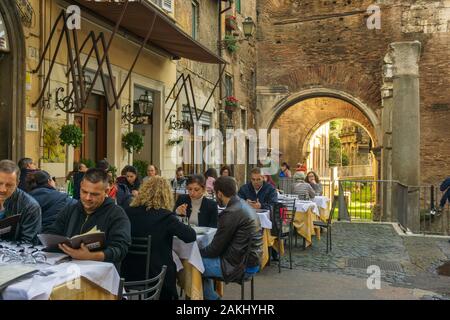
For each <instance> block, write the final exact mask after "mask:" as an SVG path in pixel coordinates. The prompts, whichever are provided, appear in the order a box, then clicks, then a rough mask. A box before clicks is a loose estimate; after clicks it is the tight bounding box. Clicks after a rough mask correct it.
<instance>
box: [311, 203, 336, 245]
mask: <svg viewBox="0 0 450 320" xmlns="http://www.w3.org/2000/svg"><path fill="white" fill-rule="evenodd" d="M335 209H336V198H335V199H334V200H333V205H332V206H331V211H330V215H329V217H328V220H327V222H323V221H314V222H313V224H314V226H315V227H320V228H325V229H327V253H328V246H329V248H330V250H329V251H331V250H332V243H331V221H332V219H333V213H334V210H335Z"/></svg>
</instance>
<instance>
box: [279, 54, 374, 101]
mask: <svg viewBox="0 0 450 320" xmlns="http://www.w3.org/2000/svg"><path fill="white" fill-rule="evenodd" d="M380 70H381V65H380ZM380 74H381V72H380ZM375 77H380V75H376V76H374V75H367V74H364V73H362V72H361V68H360V67H357V66H349V65H348V64H346V63H342V62H341V63H334V64H328V65H327V64H320V65H315V66H308V67H299V68H296V69H295V70H294V71H292V72H290V73H288V74H285V75H283V76H282V77H281V78H280V79H279V81H278V82H279V83H282V84H284V85H286V86H287V87H288V88H289V90H290V91H291V92H300V91H302V90H305V89H308V88H314V87H323V86H325V87H327V88H330V89H333V90H336V91H342V92H351V93H352V95H353V96H355V97H359V98H360V99H361V100H362V101H364V102H365V103H366V104H367V105H368V106H369V107H370V108H371V109H372V110H375V109H376V108H378V106H380V105H381V95H380V91H381V87H380V83H381V79H374V78H375Z"/></svg>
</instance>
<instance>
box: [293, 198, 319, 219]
mask: <svg viewBox="0 0 450 320" xmlns="http://www.w3.org/2000/svg"><path fill="white" fill-rule="evenodd" d="M309 209H311V210H312V212H313V213H314V214H316V215H318V216H319V217H320V211H319V207H318V206H317V204H316V203H315V202H313V201H301V200H298V201H296V202H295V210H296V211H300V212H306V211H308V210H309Z"/></svg>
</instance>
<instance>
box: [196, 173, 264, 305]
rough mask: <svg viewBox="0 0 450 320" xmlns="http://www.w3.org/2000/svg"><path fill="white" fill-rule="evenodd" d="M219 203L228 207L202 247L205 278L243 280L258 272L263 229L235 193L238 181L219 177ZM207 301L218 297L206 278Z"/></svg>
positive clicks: (215, 189) (217, 185)
mask: <svg viewBox="0 0 450 320" xmlns="http://www.w3.org/2000/svg"><path fill="white" fill-rule="evenodd" d="M214 191H215V193H216V196H217V200H218V204H219V205H220V206H222V207H224V206H226V208H225V209H224V210H223V211H222V212H221V213H220V214H219V218H218V223H217V232H216V234H215V236H214V239H213V240H212V242H211V244H209V245H208V246H207V247H206V248H204V249H201V250H200V253H201V255H202V257H203V264H204V266H205V272H204V273H203V275H204V276H205V277H217V278H222V279H224V280H225V282H227V283H228V282H233V281H241V280H242V279H243V278H245V277H246V276H248V275H251V274H254V273H256V272H258V270H259V266H260V264H261V257H262V243H263V242H262V232H261V224H260V222H259V218H258V216H257V215H256V213H255V211H254V210H252V209H251V207H250V206H249V205H248V204H246V203H245V202H244V201H242V200H241V199H239V197H237V196H236V181H235V180H234V179H233V178H232V177H227V176H224V177H220V178H218V179H217V180H216V182H215V184H214ZM250 243H251V247H249V244H250ZM203 292H204V298H205V299H206V300H217V299H219V296H218V295H217V294H216V293H215V292H214V288H213V281H212V280H211V279H204V280H203Z"/></svg>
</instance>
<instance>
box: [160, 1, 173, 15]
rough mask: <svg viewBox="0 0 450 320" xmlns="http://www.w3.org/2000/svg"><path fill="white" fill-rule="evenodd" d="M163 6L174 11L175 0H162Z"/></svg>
mask: <svg viewBox="0 0 450 320" xmlns="http://www.w3.org/2000/svg"><path fill="white" fill-rule="evenodd" d="M162 8H163V9H164V10H166V11H169V12H172V11H173V0H162Z"/></svg>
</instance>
